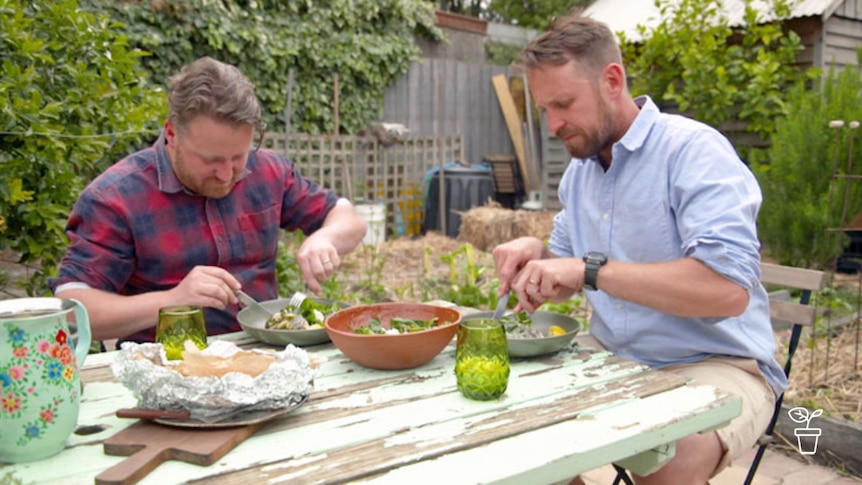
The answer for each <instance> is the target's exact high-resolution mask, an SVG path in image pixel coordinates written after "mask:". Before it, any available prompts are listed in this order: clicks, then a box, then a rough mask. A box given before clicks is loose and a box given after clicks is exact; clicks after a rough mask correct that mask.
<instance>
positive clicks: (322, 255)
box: [296, 233, 341, 295]
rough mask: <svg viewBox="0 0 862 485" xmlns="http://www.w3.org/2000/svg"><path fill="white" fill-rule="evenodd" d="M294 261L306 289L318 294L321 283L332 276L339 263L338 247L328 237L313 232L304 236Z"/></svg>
mask: <svg viewBox="0 0 862 485" xmlns="http://www.w3.org/2000/svg"><path fill="white" fill-rule="evenodd" d="M296 262H297V263H298V264H299V270H300V271H301V272H302V279H303V281H305V284H306V286H308V289H309V290H311V291H312V292H313V293H314V294H316V295H320V294H321V292H322V291H323V286H321V285H322V283H323V282H324V281H326V279H327V278H329V277H330V276H332V273H334V272H335V269H336V268H338V266H339V265H340V264H341V257H340V256H339V255H338V249H337V248H336V247H335V244H333V243H332V242H331V241H330V240H329V239H327V238H326V237H321V236H320V235H319V234H317V233H315V234H312V235H311V236H309V237H308V238H306V240H305V242H303V243H302V246H300V247H299V250H298V251H297V252H296Z"/></svg>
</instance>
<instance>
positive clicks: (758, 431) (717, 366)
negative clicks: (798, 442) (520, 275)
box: [578, 336, 775, 476]
mask: <svg viewBox="0 0 862 485" xmlns="http://www.w3.org/2000/svg"><path fill="white" fill-rule="evenodd" d="M578 341H579V343H583V344H584V345H587V346H590V347H592V346H595V347H597V348H604V346H602V345H601V344H600V343H599V342H598V341H597V340H596V339H595V338H593V337H588V336H584V337H579V339H578ZM661 372H673V373H676V374H680V375H683V376H685V377H687V378H689V379H693V380H694V381H695V382H697V383H698V384H708V385H711V386H713V387H716V388H718V389H722V390H724V391H726V392H729V393H732V394H735V395H737V396H740V397H741V398H742V413H741V414H740V415H739V416H738V417H736V418H735V419H733V420H732V421H731V422H730V423H729V424H728V425H727V426H725V427H723V428H719V429H717V430H715V432H716V434H717V435H718V439H719V440H720V441H721V446H722V448H723V449H724V455H723V456H722V458H721V461H720V462H719V464H718V467H716V469H715V471H714V472H713V474H712V476H715V475H716V474H718V473H719V472H720V471H722V470H723V469H724V468H725V467H727V466H728V465H730V463H731V461H732V460H733V459H736V458H738V457H739V456H741V455H742V454H744V453H745V452H747V451H748V450H750V449H751V448H752V447H753V446H754V445H755V444H756V442H757V440H758V438H760V436H761V435H762V434H763V432H764V431H765V430H766V426H767V425H769V420H770V419H771V418H772V413H773V411H774V410H775V396H774V393H773V392H772V387H771V386H770V385H769V383H767V382H766V378H764V377H763V374H761V373H760V369H758V367H757V361H755V360H753V359H738V358H724V357H713V358H710V359H706V360H704V361H700V362H693V363H689V364H676V365H671V366H668V367H664V368H662V369H661Z"/></svg>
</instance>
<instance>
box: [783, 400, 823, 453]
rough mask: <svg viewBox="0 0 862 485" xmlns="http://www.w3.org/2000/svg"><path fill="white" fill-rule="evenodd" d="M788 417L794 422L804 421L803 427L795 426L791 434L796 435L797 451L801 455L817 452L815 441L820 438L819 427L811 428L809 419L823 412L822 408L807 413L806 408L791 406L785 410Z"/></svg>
mask: <svg viewBox="0 0 862 485" xmlns="http://www.w3.org/2000/svg"><path fill="white" fill-rule="evenodd" d="M787 414H788V416H790V419H791V420H793V422H794V423H805V427H804V428H796V429H794V430H793V434H795V435H796V443H797V445H798V446H799V452H800V453H802V454H803V455H813V454H815V453H817V441H818V440H819V439H820V428H812V427H811V420H812V419H814V418H816V417H817V416H820V415H821V414H823V410H822V409H818V410H817V411H814V412H813V413H809V412H808V409H806V408H802V407H799V408H793V409H791V410H790V411H787Z"/></svg>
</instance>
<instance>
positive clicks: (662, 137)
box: [494, 15, 787, 484]
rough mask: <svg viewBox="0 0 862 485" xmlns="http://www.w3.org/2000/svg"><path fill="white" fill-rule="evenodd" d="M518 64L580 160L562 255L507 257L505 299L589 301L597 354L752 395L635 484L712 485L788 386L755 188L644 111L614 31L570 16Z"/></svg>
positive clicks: (717, 139) (716, 144)
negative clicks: (763, 271) (602, 351)
mask: <svg viewBox="0 0 862 485" xmlns="http://www.w3.org/2000/svg"><path fill="white" fill-rule="evenodd" d="M519 62H520V64H521V66H522V67H523V68H525V70H526V73H527V75H528V81H529V85H530V89H531V92H532V95H533V99H534V100H535V102H536V104H537V105H538V106H539V107H540V108H542V109H543V110H544V113H545V116H546V117H547V121H548V126H549V128H550V129H551V130H552V131H554V133H555V134H556V135H557V137H558V138H559V139H560V140H562V141H563V142H564V143H565V144H566V147H567V148H568V150H569V152H570V154H571V155H572V157H574V158H573V159H572V161H571V163H570V164H569V166H568V168H567V170H566V172H565V174H564V175H563V179H562V181H561V183H560V188H559V198H560V202H561V203H562V206H563V210H562V211H561V212H560V213H559V214H557V216H556V218H555V220H554V230H553V233H552V235H551V240H550V244H549V245H548V246H545V245H544V244H543V242H542V241H540V240H538V239H535V238H520V239H516V240H514V241H511V242H508V243H506V244H503V245H500V246H498V247H497V248H495V249H494V259H495V263H496V266H497V272H498V274H499V277H500V280H501V289H500V291H501V293H502V292H504V291H507V290H509V289H511V290H512V291H513V292H515V293H516V294H517V295H518V300H519V308H518V309H525V310H528V311H535V309H536V308H537V307H538V306H539V305H541V304H542V303H543V302H545V301H549V300H550V301H562V300H565V299H567V298H569V297H570V296H571V295H572V294H574V293H575V292H578V291H581V290H582V289H583V290H586V291H585V295H586V296H587V298H588V300H589V302H590V305H591V307H592V309H593V313H592V319H591V322H590V333H591V335H592V336H593V337H594V338H595V339H596V340H597V341H598V343H599V344H600V345H602V346H604V347H606V348H607V349H609V350H611V351H612V352H614V353H616V354H618V355H621V356H623V357H626V358H629V359H633V360H636V361H639V362H643V363H645V364H648V365H650V366H654V367H657V368H664V369H667V370H668V371H671V372H678V373H681V374H683V375H685V376H687V377H692V378H694V379H696V380H697V381H698V382H700V383H706V384H711V385H714V386H716V387H719V388H722V389H724V390H726V391H729V392H732V393H735V394H738V395H740V396H741V397H742V399H743V411H742V415H741V416H740V417H738V418H737V419H735V420H734V421H733V422H732V423H731V424H730V425H728V426H727V427H725V428H722V429H720V430H718V431H717V432H714V433H704V434H698V435H692V436H688V437H686V438H683V439H682V440H680V442H678V443H677V447H676V456H675V457H674V459H672V460H671V461H670V462H669V463H668V464H667V465H665V466H664V467H663V468H661V469H660V470H659V471H657V472H655V473H654V474H651V475H649V476H647V477H638V483H641V484H651V483H661V484H673V483H685V484H694V483H706V482H707V480H708V479H709V478H710V477H711V476H714V475H715V474H717V473H718V472H719V471H721V470H722V469H723V468H724V467H725V466H726V465H727V464H728V463H729V462H730V460H731V459H732V458H734V457H736V456H738V455H741V454H742V453H744V452H745V451H747V450H748V449H750V448H751V447H752V446H753V445H754V443H755V441H756V440H757V438H758V437H759V435H760V434H761V433H762V431H763V430H764V429H765V428H766V426H767V424H768V422H769V419H770V417H771V415H772V410H773V404H774V399H775V396H777V395H778V394H780V393H781V392H782V391H783V390H784V388H785V386H786V384H787V382H786V379H785V377H784V374H783V372H782V370H781V368H780V366H779V365H778V363H777V362H776V361H775V358H774V352H775V343H774V340H773V334H772V327H771V324H770V321H769V307H768V300H767V294H766V291H765V289H764V288H763V286H762V285H761V284H760V252H759V250H760V245H759V241H758V238H757V228H756V220H757V213H758V210H759V208H760V203H761V192H760V188H759V186H758V184H757V181H756V180H755V178H754V176H753V175H752V173H751V172H750V171H749V169H748V167H746V166H745V164H743V163H742V161H741V160H740V159H739V157H738V156H737V154H736V152H735V151H734V149H733V147H732V146H731V144H730V143H729V142H728V140H727V139H726V138H725V137H724V136H722V135H721V134H720V133H719V132H718V131H716V130H715V129H713V128H711V127H709V126H707V125H705V124H702V123H699V122H697V121H694V120H691V119H688V118H685V117H682V116H678V115H669V114H663V113H661V112H660V111H659V109H658V108H657V107H656V105H655V103H654V102H653V101H652V100H651V99H650V98H649V97H647V96H642V97H639V98H636V99H633V98H632V96H631V95H630V93H629V91H628V87H627V85H626V76H625V70H624V68H623V66H622V60H621V56H620V51H619V47H618V46H617V43H616V40H615V38H614V36H613V34H612V33H611V31H610V30H609V29H608V27H607V26H606V25H604V24H602V23H599V22H596V21H594V20H592V19H589V18H586V17H581V16H578V15H571V16H567V17H562V18H560V19H558V20H557V21H555V23H554V25H553V26H552V27H551V29H550V30H549V31H548V32H546V33H544V34H542V35H541V36H539V37H537V38H536V39H535V40H534V41H533V42H531V43H530V45H528V46H527V47H526V48H525V50H524V51H523V53H522V54H521V57H520V59H519ZM572 483H573V484H577V483H583V482H581V481H580V478H575V479H574V480H573V481H572Z"/></svg>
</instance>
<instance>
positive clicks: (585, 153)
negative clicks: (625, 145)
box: [556, 98, 614, 159]
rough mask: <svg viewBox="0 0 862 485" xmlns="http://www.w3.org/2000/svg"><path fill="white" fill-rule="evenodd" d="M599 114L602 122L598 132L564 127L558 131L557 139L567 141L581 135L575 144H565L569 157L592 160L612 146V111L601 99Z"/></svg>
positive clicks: (598, 103)
mask: <svg viewBox="0 0 862 485" xmlns="http://www.w3.org/2000/svg"><path fill="white" fill-rule="evenodd" d="M596 103H597V110H596V111H597V113H598V117H599V119H600V120H601V124H600V125H599V129H598V130H588V131H585V130H579V129H574V128H569V127H568V126H563V127H562V128H561V129H560V130H558V131H557V133H556V135H557V138H559V139H561V140H565V139H566V138H568V137H570V136H572V135H579V137H578V139H576V140H575V142H582V143H577V144H576V143H574V142H564V144H565V145H566V149H567V150H568V151H569V155H571V156H572V157H574V158H583V159H586V158H592V157H595V156H596V155H598V154H599V152H601V151H602V150H604V149H605V148H607V147H609V146H611V145H612V144H613V142H614V139H613V132H614V131H613V124H612V120H611V116H610V110H609V109H608V107H607V104H606V103H605V102H604V100H602V99H601V98H597V101H596Z"/></svg>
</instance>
